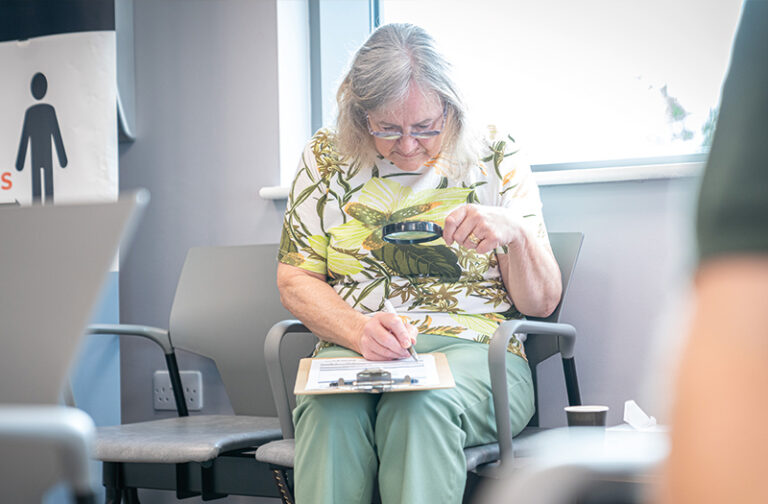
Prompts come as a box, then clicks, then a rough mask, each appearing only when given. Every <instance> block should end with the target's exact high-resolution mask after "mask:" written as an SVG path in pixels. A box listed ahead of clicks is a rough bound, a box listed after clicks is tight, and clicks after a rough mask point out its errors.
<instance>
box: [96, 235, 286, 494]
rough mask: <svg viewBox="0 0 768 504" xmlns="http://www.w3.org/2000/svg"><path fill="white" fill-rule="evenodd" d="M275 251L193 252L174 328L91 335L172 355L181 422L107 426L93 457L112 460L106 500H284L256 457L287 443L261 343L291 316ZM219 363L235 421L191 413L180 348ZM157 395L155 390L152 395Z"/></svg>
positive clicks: (125, 328)
mask: <svg viewBox="0 0 768 504" xmlns="http://www.w3.org/2000/svg"><path fill="white" fill-rule="evenodd" d="M276 271H277V245H274V244H273V245H252V246H231V247H198V248H192V249H190V251H189V253H188V255H187V258H186V260H185V262H184V266H183V268H182V272H181V275H180V278H179V282H178V286H177V288H176V294H175V297H174V301H173V306H172V309H171V315H170V322H169V329H168V330H164V329H158V328H154V327H146V326H138V325H124V324H119V325H94V326H91V327H90V332H91V333H92V334H119V335H131V336H139V337H143V338H147V339H149V340H151V341H153V342H155V343H156V344H157V345H158V346H159V347H160V348H161V349H162V351H163V353H164V354H165V360H166V363H167V367H168V371H169V377H170V379H171V382H172V385H173V395H174V397H175V400H176V405H177V409H178V417H177V418H166V419H160V420H150V421H143V422H137V423H132V424H124V425H117V426H108V427H99V428H98V429H97V434H96V440H95V444H94V453H95V458H96V459H98V460H100V461H102V462H103V463H104V473H103V481H104V485H105V487H106V489H107V502H109V503H119V502H120V501H121V499H122V498H123V497H124V498H125V500H126V502H128V503H133V502H138V493H137V488H153V489H165V490H175V491H176V496H177V498H179V499H181V498H185V497H189V496H193V495H201V496H202V498H203V500H210V499H215V498H219V497H223V496H225V495H227V494H233V495H253V496H263V497H276V496H277V493H276V490H275V489H274V486H273V484H272V481H271V477H270V473H269V471H268V470H267V466H266V465H265V464H263V463H260V462H257V461H256V459H255V458H254V457H253V455H252V454H250V455H249V454H248V452H249V451H251V452H252V451H253V450H255V448H256V447H257V446H259V445H261V444H263V443H265V442H268V441H271V440H274V439H278V438H280V436H281V432H280V428H279V422H278V419H277V418H276V417H274V416H254V415H255V414H258V413H261V414H263V412H268V413H271V414H274V409H273V407H272V402H271V401H272V400H271V398H270V397H269V396H270V392H269V388H268V387H267V375H266V371H265V370H264V364H263V357H262V355H263V338H264V335H265V334H266V333H267V330H268V328H269V327H271V325H272V324H273V323H275V322H276V321H278V320H281V319H283V318H285V317H286V316H288V312H287V311H286V310H285V309H284V308H283V307H282V305H281V304H280V300H279V296H278V292H277V287H276V285H275V276H276ZM178 349H183V350H186V351H190V352H193V353H196V354H199V355H203V356H205V357H209V358H211V359H213V361H214V362H215V364H216V367H217V368H218V371H219V373H220V375H221V379H222V381H223V383H224V386H225V388H226V393H227V395H228V396H229V399H230V402H231V404H232V408H233V410H234V412H235V414H234V415H195V414H192V415H190V414H189V411H188V408H187V401H186V399H185V397H184V393H183V392H184V391H183V390H182V386H181V378H180V375H179V366H178V364H177V356H176V350H178ZM147 393H149V390H148V391H147Z"/></svg>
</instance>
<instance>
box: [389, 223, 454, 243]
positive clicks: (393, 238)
mask: <svg viewBox="0 0 768 504" xmlns="http://www.w3.org/2000/svg"><path fill="white" fill-rule="evenodd" d="M441 236H443V228H441V227H440V226H439V225H438V224H435V223H434V222H429V221H407V222H395V223H392V224H387V225H386V226H384V228H383V229H382V230H381V237H382V238H383V239H384V241H386V242H389V243H394V244H396V245H415V244H416V243H425V242H430V241H432V240H437V239H438V238H440V237H441Z"/></svg>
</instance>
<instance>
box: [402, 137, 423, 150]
mask: <svg viewBox="0 0 768 504" xmlns="http://www.w3.org/2000/svg"><path fill="white" fill-rule="evenodd" d="M418 143H419V142H418V140H416V139H415V138H413V137H412V136H411V135H403V136H401V137H400V149H401V150H404V151H405V152H411V151H412V150H414V149H415V148H416V144H418Z"/></svg>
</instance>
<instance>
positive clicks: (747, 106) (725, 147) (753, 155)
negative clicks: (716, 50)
mask: <svg viewBox="0 0 768 504" xmlns="http://www.w3.org/2000/svg"><path fill="white" fill-rule="evenodd" d="M767 24H768V2H767V1H755V0H751V1H748V2H746V3H745V4H744V10H743V13H742V16H741V24H740V26H739V30H738V32H737V35H736V40H735V42H734V46H733V52H732V56H731V64H730V69H729V72H728V76H727V78H726V81H725V84H724V86H723V95H722V100H721V106H720V114H719V118H718V120H717V127H716V130H715V136H714V140H713V142H712V148H711V150H710V154H709V158H708V160H707V166H706V169H705V172H704V178H703V180H702V186H701V191H700V195H699V208H698V216H697V238H698V243H699V255H700V260H702V261H703V260H705V259H708V258H710V257H715V256H720V255H723V254H732V253H762V254H764V253H768V193H767V192H766V188H768V149H766V146H765V142H766V139H768V64H766V54H768V31H767V30H766V28H765V27H766V25H767Z"/></svg>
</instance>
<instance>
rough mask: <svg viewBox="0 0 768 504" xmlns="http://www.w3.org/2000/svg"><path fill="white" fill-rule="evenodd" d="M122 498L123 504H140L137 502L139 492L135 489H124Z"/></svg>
mask: <svg viewBox="0 0 768 504" xmlns="http://www.w3.org/2000/svg"><path fill="white" fill-rule="evenodd" d="M123 496H124V497H125V504H141V503H140V502H139V491H138V490H137V489H135V488H124V489H123Z"/></svg>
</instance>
